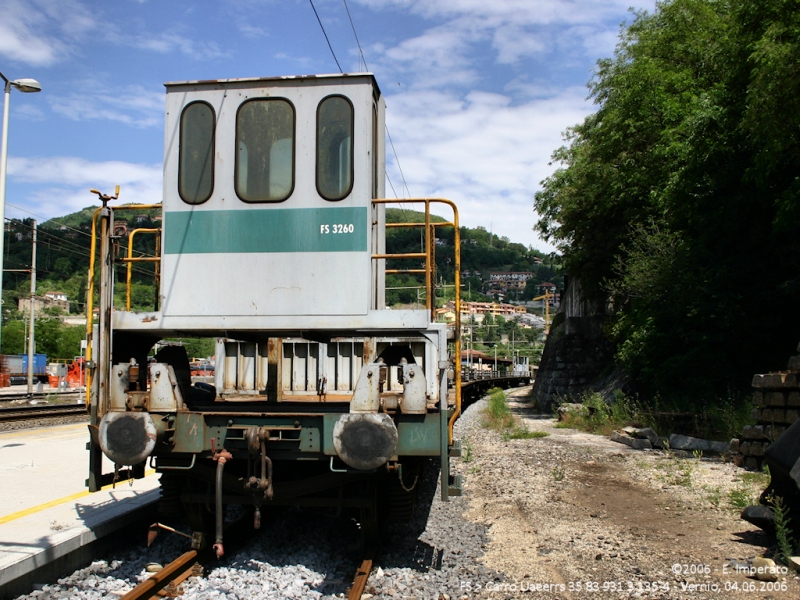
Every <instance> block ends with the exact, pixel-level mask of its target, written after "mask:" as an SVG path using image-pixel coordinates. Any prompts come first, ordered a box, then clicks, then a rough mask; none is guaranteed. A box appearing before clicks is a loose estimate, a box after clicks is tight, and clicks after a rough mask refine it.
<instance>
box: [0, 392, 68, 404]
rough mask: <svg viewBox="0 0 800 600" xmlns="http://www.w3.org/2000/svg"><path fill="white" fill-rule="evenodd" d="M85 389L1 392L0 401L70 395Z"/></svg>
mask: <svg viewBox="0 0 800 600" xmlns="http://www.w3.org/2000/svg"><path fill="white" fill-rule="evenodd" d="M82 393H83V390H69V391H67V392H33V394H25V393H22V394H0V402H11V401H13V400H27V399H29V398H34V399H44V398H47V397H49V396H56V397H58V396H68V395H72V394H82Z"/></svg>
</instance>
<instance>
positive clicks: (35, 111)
mask: <svg viewBox="0 0 800 600" xmlns="http://www.w3.org/2000/svg"><path fill="white" fill-rule="evenodd" d="M13 112H14V119H15V120H16V119H20V118H21V119H23V120H25V121H44V118H45V117H44V111H42V109H40V108H39V107H38V106H33V105H32V104H20V105H19V106H17V105H16V104H15V105H14V107H13Z"/></svg>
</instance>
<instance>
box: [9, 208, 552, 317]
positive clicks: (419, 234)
mask: <svg viewBox="0 0 800 600" xmlns="http://www.w3.org/2000/svg"><path fill="white" fill-rule="evenodd" d="M96 209H97V207H95V206H90V207H87V208H84V209H83V210H80V211H78V212H75V213H72V214H69V215H65V216H63V217H57V218H54V219H50V220H49V221H46V222H44V223H40V224H39V227H38V250H37V260H36V263H37V265H36V266H37V293H39V294H43V293H44V292H47V291H61V292H65V293H66V294H67V295H68V297H69V300H70V312H71V313H76V314H79V313H83V312H84V311H85V304H86V275H87V270H88V266H89V265H88V261H89V247H90V242H91V228H92V216H93V214H94V212H95V210H96ZM158 212H159V211H158V209H150V210H144V211H127V210H118V211H116V212H115V215H114V217H115V222H116V223H118V224H119V223H120V222H123V223H124V224H125V226H126V227H127V228H128V229H129V230H130V229H132V228H134V227H142V228H151V227H159V226H160V223H159V222H157V221H154V220H153V219H154V217H155V216H156V214H157V213H158ZM431 219H432V221H433V222H443V221H445V219H444V218H442V217H440V216H437V215H433V216H432V217H431ZM386 221H387V222H388V223H398V222H423V221H424V214H423V213H421V212H418V211H413V210H404V209H398V208H387V210H386ZM31 228H32V221H31V220H30V219H22V220H12V221H11V222H10V223H9V227H8V231H7V233H6V263H5V267H6V269H19V271H10V272H7V273H6V274H5V276H4V278H3V299H4V302H5V307H4V310H5V311H6V312H5V319H6V320H8V319H10V318H13V317H14V316H15V315H14V314H13V312H14V311H15V310H16V306H17V300H18V298H19V297H27V296H28V295H29V294H30V275H29V273H28V272H27V269H28V268H29V267H30V260H31V239H30V238H31ZM436 235H437V238H438V241H437V245H436V267H437V281H439V282H440V284H441V285H442V286H445V285H447V284H450V285H451V288H450V289H449V291H447V288H446V287H443V290H444V291H441V292H440V294H441V297H440V298H438V301H439V302H440V303H442V302H443V301H444V300H445V297H444V296H445V292H447V295H449V296H450V297H452V281H453V275H454V262H453V256H454V255H453V230H452V229H451V228H439V229H437V233H436ZM461 240H462V245H461V269H462V272H468V273H470V274H471V276H470V277H469V278H467V279H465V280H464V281H462V283H463V284H464V288H463V293H464V295H465V297H466V296H469V295H470V293H471V298H472V299H474V300H481V299H488V298H489V297H488V296H485V295H484V294H482V293H481V292H482V291H483V290H485V281H484V280H488V277H489V273H490V272H492V271H529V272H532V273H533V274H534V275H533V278H532V279H531V281H530V284H529V286H528V289H527V290H525V291H524V292H523V291H521V290H520V291H519V292H517V293H515V294H514V295H512V296H511V298H510V299H512V300H513V299H520V300H521V299H524V298H530V297H532V296H533V295H534V293H535V292H536V291H537V289H536V287H535V286H536V284H539V283H543V282H545V281H551V282H553V283H556V285H559V286H560V285H561V283H562V280H563V279H562V276H561V275H560V274H558V273H559V265H558V263H557V262H556V261H555V260H554V258H553V257H552V256H549V255H545V254H544V253H542V252H539V251H538V250H534V249H532V248H529V247H528V248H526V247H525V246H524V245H522V244H518V243H514V242H512V241H511V240H509V239H508V238H506V237H500V236H497V235H492V234H490V233H489V232H488V231H486V229H484V228H483V227H477V228H474V229H473V228H469V227H462V228H461ZM126 243H127V238H126V237H123V238H122V240H121V252H123V253H126V252H127V247H126ZM423 243H424V232H423V229H422V228H389V229H388V230H387V250H388V252H390V253H400V252H419V251H420V250H421V248H422V244H423ZM134 250H135V254H137V255H149V256H152V255H154V253H155V236H154V235H147V234H143V235H139V236H137V238H136V242H135V248H134ZM387 263H388V264H387V266H388V268H397V269H409V268H417V267H419V266H420V264H421V261H414V260H390V261H387ZM117 269H118V272H117V277H118V279H117V281H125V277H126V275H125V268H124V266H123V265H118V267H117ZM152 271H153V267H152V265H149V264H146V263H141V264H138V265H136V266H135V267H134V270H133V282H134V285H133V293H132V303H133V306H134V308H137V307H138V308H142V309H146V308H149V307H151V306H152V300H153V294H154V290H153V277H152ZM479 274H480V275H479ZM481 276H482V277H481ZM386 285H387V288H389V289H387V303H388V304H389V305H393V304H397V303H412V302H416V301H417V299H418V293H419V292H418V290H419V289H420V287H421V286H423V280H422V278H421V277H419V276H415V275H388V276H387V283H386ZM423 287H424V286H423ZM392 288H395V289H392ZM124 293H125V289H124V285H117V286H116V294H115V296H116V298H115V301H116V304H117V305H118V306H119V307H120V308H121V307H122V306H123V305H124V301H125V298H124ZM514 296H516V297H514ZM423 297H424V294H423Z"/></svg>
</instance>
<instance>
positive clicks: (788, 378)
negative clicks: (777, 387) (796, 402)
mask: <svg viewBox="0 0 800 600" xmlns="http://www.w3.org/2000/svg"><path fill="white" fill-rule="evenodd" d="M783 387H785V388H796V387H797V374H796V373H784V377H783Z"/></svg>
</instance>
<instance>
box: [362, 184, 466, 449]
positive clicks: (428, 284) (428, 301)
mask: <svg viewBox="0 0 800 600" xmlns="http://www.w3.org/2000/svg"><path fill="white" fill-rule="evenodd" d="M372 203H373V204H404V203H412V204H425V222H424V223H387V224H386V227H421V226H424V227H425V252H424V255H425V269H424V270H422V269H407V270H399V269H386V270H385V272H386V273H401V272H402V273H425V275H426V277H425V290H426V294H425V297H426V298H425V306H426V308H427V309H428V310H429V311H430V313H431V317H432V318H433V313H434V312H435V310H436V304H435V302H434V300H433V294H432V287H433V282H432V281H431V271H432V269H433V264H434V262H433V244H431V235H430V234H431V231H432V230H434V229H435V228H436V227H452V228H453V231H454V236H453V245H454V250H453V255H454V261H455V265H454V267H455V277H454V282H453V283H454V286H455V313H456V320H455V332H454V334H455V335H454V337H453V342H454V347H455V360H454V361H453V362H454V363H455V364H454V370H455V392H456V397H455V409H454V411H453V414H452V415H451V417H450V420H449V422H448V427H447V440H448V445H452V443H453V426H454V424H455V422H456V419H457V418H458V416H459V415H460V414H461V229H460V227H459V225H458V207H457V206H456V205H455V203H454V202H453V201H452V200H448V199H447V198H403V199H399V198H376V199H375V200H373V201H372ZM432 203H436V204H446V205H447V206H449V207H450V208H451V209H452V210H453V220H452V221H445V222H440V223H431V204H432ZM420 254H423V253H419V252H411V253H407V254H373V255H372V258H373V259H380V258H422V257H421V256H419V255H420Z"/></svg>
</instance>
